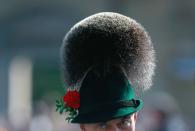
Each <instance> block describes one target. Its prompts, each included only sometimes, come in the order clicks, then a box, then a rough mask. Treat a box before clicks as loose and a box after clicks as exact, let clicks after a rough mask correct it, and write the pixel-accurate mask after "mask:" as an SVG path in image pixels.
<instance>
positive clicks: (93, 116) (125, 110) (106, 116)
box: [71, 99, 143, 124]
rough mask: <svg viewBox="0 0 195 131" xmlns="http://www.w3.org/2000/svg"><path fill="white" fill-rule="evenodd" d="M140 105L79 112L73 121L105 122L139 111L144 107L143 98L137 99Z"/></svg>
mask: <svg viewBox="0 0 195 131" xmlns="http://www.w3.org/2000/svg"><path fill="white" fill-rule="evenodd" d="M136 102H137V103H138V105H137V106H136V107H126V106H125V107H120V108H117V109H113V110H106V109H105V111H100V112H94V113H89V114H87V113H86V114H78V115H77V116H76V117H75V118H74V119H73V120H72V121H71V123H80V124H81V123H85V124H86V123H98V122H105V121H109V120H113V119H116V118H120V117H124V116H127V115H131V114H133V113H135V112H137V111H139V110H140V109H141V108H142V107H143V102H142V100H140V99H138V100H136Z"/></svg>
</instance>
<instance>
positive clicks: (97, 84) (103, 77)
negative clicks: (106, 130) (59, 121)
mask: <svg viewBox="0 0 195 131" xmlns="http://www.w3.org/2000/svg"><path fill="white" fill-rule="evenodd" d="M79 93H80V108H79V110H78V112H79V113H78V115H77V116H76V117H75V118H74V119H73V120H72V121H71V122H72V123H95V122H102V121H108V120H111V119H114V118H119V117H123V116H126V115H131V114H133V113H135V112H137V111H139V110H140V109H141V108H142V106H143V103H142V101H141V100H135V99H134V97H135V96H134V91H133V88H132V86H131V84H130V83H129V81H128V79H127V77H126V76H125V74H124V73H123V71H122V70H118V69H116V68H113V69H112V70H111V71H109V72H107V73H103V71H100V70H99V69H94V68H93V69H91V70H90V71H89V72H88V73H87V75H86V77H85V78H84V80H83V82H82V85H81V88H80V91H79Z"/></svg>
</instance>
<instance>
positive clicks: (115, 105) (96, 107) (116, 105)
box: [79, 99, 140, 114]
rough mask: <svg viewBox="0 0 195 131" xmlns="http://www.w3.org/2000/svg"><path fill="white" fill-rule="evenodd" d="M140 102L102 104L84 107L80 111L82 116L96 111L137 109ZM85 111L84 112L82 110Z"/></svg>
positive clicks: (128, 101) (124, 101) (127, 101)
mask: <svg viewBox="0 0 195 131" xmlns="http://www.w3.org/2000/svg"><path fill="white" fill-rule="evenodd" d="M139 104H140V101H139V100H135V99H132V100H122V101H117V102H114V103H113V102H112V103H102V104H98V105H94V106H84V107H82V105H81V108H80V109H79V113H80V114H86V113H87V114H88V113H91V112H96V111H102V110H105V109H106V110H109V109H117V108H121V107H133V108H136V107H137V106H139ZM82 109H83V110H82Z"/></svg>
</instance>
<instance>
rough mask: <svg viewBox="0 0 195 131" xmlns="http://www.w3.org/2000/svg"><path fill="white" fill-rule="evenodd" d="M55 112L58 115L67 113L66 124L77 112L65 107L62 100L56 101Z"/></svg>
mask: <svg viewBox="0 0 195 131" xmlns="http://www.w3.org/2000/svg"><path fill="white" fill-rule="evenodd" d="M56 112H59V113H60V114H63V113H67V117H66V119H65V120H67V121H68V122H71V121H72V120H73V119H74V118H75V117H76V116H77V115H78V110H77V109H73V108H71V107H68V106H66V104H65V103H64V101H63V99H60V100H56Z"/></svg>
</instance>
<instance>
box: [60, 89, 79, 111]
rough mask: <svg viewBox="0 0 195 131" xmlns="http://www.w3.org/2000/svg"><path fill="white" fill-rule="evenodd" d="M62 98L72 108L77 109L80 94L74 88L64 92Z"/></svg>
mask: <svg viewBox="0 0 195 131" xmlns="http://www.w3.org/2000/svg"><path fill="white" fill-rule="evenodd" d="M63 100H64V102H65V103H66V106H68V107H71V108H73V109H78V108H79V107H80V94H79V93H78V91H76V90H73V91H68V92H66V94H65V96H64V98H63Z"/></svg>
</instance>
